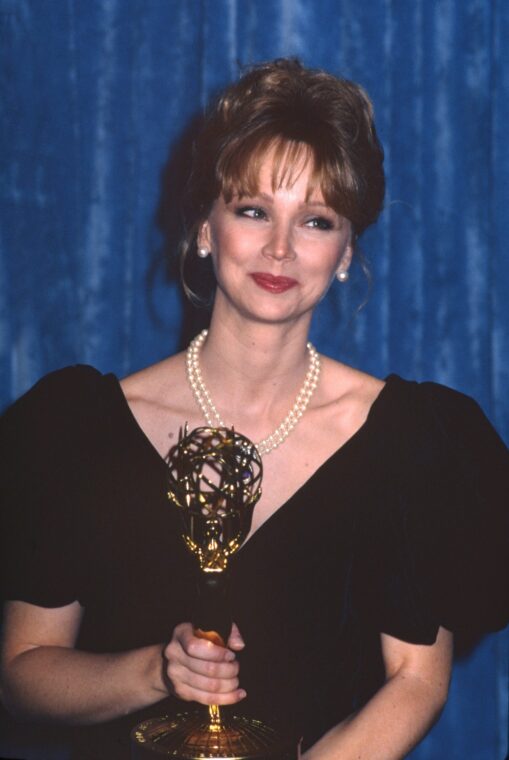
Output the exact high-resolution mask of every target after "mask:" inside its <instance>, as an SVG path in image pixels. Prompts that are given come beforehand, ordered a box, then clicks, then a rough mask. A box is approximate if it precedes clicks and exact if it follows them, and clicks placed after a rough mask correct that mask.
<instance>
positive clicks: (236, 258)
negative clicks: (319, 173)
mask: <svg viewBox="0 0 509 760" xmlns="http://www.w3.org/2000/svg"><path fill="white" fill-rule="evenodd" d="M272 169H273V155H272V152H268V153H267V154H266V156H265V158H264V160H263V161H262V164H261V169H260V177H259V183H258V185H259V186H258V192H257V193H256V195H255V196H253V197H247V196H242V197H241V198H239V197H233V198H232V200H231V201H230V202H229V203H226V202H225V200H224V198H223V197H220V198H218V199H217V200H216V201H215V202H214V204H213V206H212V209H211V212H210V214H209V217H208V219H207V221H206V222H205V223H204V225H203V226H202V228H201V230H200V235H199V238H198V244H199V245H200V246H204V247H206V248H208V249H209V250H210V251H211V253H212V258H213V262H214V269H215V273H216V278H217V285H218V287H217V291H216V302H215V307H216V308H217V307H219V308H220V307H225V306H229V307H231V308H234V309H235V310H237V311H238V312H239V313H240V314H242V315H243V316H245V317H248V318H251V319H255V320H258V321H262V322H286V321H291V320H295V319H299V318H307V320H309V319H310V317H311V313H312V311H313V309H314V307H315V306H316V304H317V303H318V302H319V301H320V300H321V299H322V298H323V296H324V294H325V293H326V291H327V289H328V287H329V285H330V283H331V280H332V279H333V278H334V276H335V274H336V272H337V270H338V268H342V269H347V268H348V267H349V265H350V261H351V258H352V252H353V251H352V231H351V225H350V222H349V221H348V220H347V219H345V218H344V217H342V216H340V215H339V214H338V213H337V212H336V211H334V210H333V209H332V208H330V207H329V206H327V204H326V203H325V201H324V198H323V195H322V193H321V191H320V190H319V189H316V190H314V191H313V192H312V193H311V195H310V197H307V194H308V185H309V182H310V179H311V173H312V163H311V161H310V160H309V156H308V155H303V156H302V159H301V161H300V165H298V166H297V167H295V170H294V171H293V177H292V182H291V183H289V184H287V183H284V184H283V186H282V187H277V188H276V189H275V190H273V189H272Z"/></svg>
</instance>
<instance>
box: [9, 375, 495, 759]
mask: <svg viewBox="0 0 509 760" xmlns="http://www.w3.org/2000/svg"><path fill="white" fill-rule="evenodd" d="M1 442H2V475H1V487H2V491H3V494H2V499H3V510H2V512H3V528H2V537H3V539H4V543H5V546H4V548H3V551H2V563H3V571H2V585H3V596H4V598H6V599H19V600H24V601H27V602H30V603H32V604H36V605H40V606H43V607H58V606H62V605H66V604H69V603H70V602H72V601H74V600H78V601H79V602H80V604H81V605H82V606H83V607H84V610H85V612H84V616H83V622H82V625H81V629H80V632H79V637H78V641H77V644H76V647H77V648H79V649H83V650H86V651H89V652H122V651H126V650H130V649H135V648H137V647H142V646H145V645H148V644H153V643H156V642H161V643H163V642H167V641H168V640H169V638H170V637H171V633H172V631H173V628H174V627H175V626H176V625H177V624H178V623H181V622H183V621H186V620H189V619H190V616H191V606H192V600H193V597H194V588H195V585H194V584H195V581H194V572H195V564H194V563H195V560H194V558H193V557H192V556H191V555H190V554H189V553H188V551H187V549H186V548H185V547H184V545H183V541H182V539H181V525H180V521H179V516H178V514H177V510H176V508H175V507H174V506H173V505H172V504H171V503H170V502H169V501H168V499H167V497H166V490H167V489H166V477H167V472H166V464H165V462H164V461H163V459H162V458H161V457H160V456H159V454H158V453H157V452H156V450H155V449H154V448H153V447H152V445H151V443H150V442H149V440H148V439H147V438H146V436H145V435H144V433H143V432H142V430H141V428H140V427H139V426H138V424H137V422H136V420H135V418H134V416H133V415H132V413H131V411H130V409H129V407H128V405H127V402H126V400H125V397H124V395H123V393H122V390H121V387H120V385H119V382H118V380H117V378H116V377H115V376H114V375H102V374H100V373H99V372H98V371H97V370H95V369H93V368H91V367H87V366H76V367H70V368H67V369H64V370H60V371H58V372H55V373H52V374H50V375H48V376H46V377H45V378H43V379H42V380H41V381H40V382H39V383H38V384H37V385H36V386H35V387H34V388H33V389H32V390H31V391H29V392H28V393H27V394H25V396H23V397H22V398H21V399H20V400H19V401H18V402H16V404H14V405H13V406H12V407H11V408H10V409H9V410H8V411H7V413H6V414H5V415H4V417H3V420H2V424H1ZM508 545H509V452H508V450H507V448H506V447H505V445H504V443H503V442H502V441H501V439H500V438H499V436H498V435H497V433H496V432H495V430H494V429H493V427H492V426H491V424H490V423H489V422H488V420H487V418H486V417H485V416H484V414H483V413H482V411H481V410H480V408H479V407H478V405H477V404H476V403H475V402H474V401H473V400H472V399H470V398H469V397H467V396H464V395H462V394H460V393H458V392H456V391H452V390H450V389H448V388H445V387H444V386H440V385H436V384H434V383H422V384H418V383H414V382H408V381H405V380H402V379H401V378H400V377H398V376H396V375H390V376H389V377H388V378H387V381H386V384H385V386H384V388H383V390H382V391H381V393H380V395H379V396H378V398H377V399H376V400H375V402H374V403H373V405H372V407H371V410H370V413H369V416H368V418H367V420H366V422H365V423H364V424H363V426H362V427H361V428H360V429H359V430H358V431H357V432H356V433H355V434H354V435H353V436H352V437H351V438H350V439H349V440H348V441H347V443H345V444H344V445H343V446H342V447H341V448H340V449H338V450H337V451H336V452H335V453H334V454H333V455H332V456H331V457H330V458H329V459H327V460H326V461H325V462H324V463H323V464H322V465H321V466H320V467H319V468H318V470H317V471H316V472H315V473H314V474H313V475H311V477H310V478H309V479H308V480H307V481H306V482H305V483H304V485H303V486H302V487H301V488H299V489H298V491H297V492H296V493H295V494H294V495H293V496H292V497H291V498H290V499H289V500H288V501H287V502H286V503H285V504H283V505H281V507H280V508H279V509H278V510H277V511H276V512H275V513H274V514H273V515H272V516H271V517H270V518H269V519H268V520H267V521H266V522H265V523H264V524H263V525H262V526H261V527H260V528H259V529H258V530H257V531H256V532H255V534H254V535H253V536H252V537H251V538H250V539H249V541H248V542H247V543H246V544H244V546H243V547H242V548H241V549H240V551H239V552H238V554H237V555H236V556H235V558H234V560H233V562H232V568H231V569H232V573H231V575H232V593H231V597H232V598H231V604H232V612H233V619H234V620H235V621H236V623H237V624H238V626H239V628H240V630H241V632H242V635H243V638H244V640H245V643H246V646H245V649H244V651H243V652H242V653H240V654H239V661H240V684H241V686H242V687H243V688H245V689H246V691H247V694H248V697H247V698H246V699H245V700H244V701H243V702H241V703H239V704H238V705H236V706H235V708H234V711H235V712H236V713H239V712H245V713H246V714H248V715H250V716H252V717H258V718H261V719H262V720H265V721H267V722H269V723H272V724H276V725H279V726H280V727H282V728H283V729H284V730H286V731H289V732H290V733H291V734H293V735H294V736H295V737H296V738H298V737H301V736H302V737H303V747H304V749H305V748H306V747H308V746H310V745H311V744H313V743H314V742H315V741H316V740H317V739H318V738H319V737H320V736H321V735H322V734H323V733H324V732H325V731H327V730H328V729H329V728H330V727H332V726H333V725H335V724H337V723H338V722H339V721H341V720H342V719H343V718H344V717H346V716H347V715H348V714H350V713H351V712H352V711H353V710H355V709H357V708H359V707H360V706H362V705H363V704H364V703H365V702H366V701H367V700H368V699H369V698H370V696H371V695H372V694H373V693H374V691H376V689H377V688H379V687H380V685H381V683H383V668H382V661H381V653H380V633H381V632H384V633H387V634H390V635H392V636H395V637H397V638H399V639H402V640H404V641H408V642H413V643H420V644H431V643H433V642H434V640H435V637H436V634H437V630H438V627H439V626H440V625H442V626H445V627H446V628H448V629H450V630H453V631H456V632H460V633H461V632H462V631H473V632H474V633H475V632H478V633H482V632H485V631H491V630H496V629H500V628H502V627H504V626H505V625H506V623H507V622H508V620H509V572H508V570H509V567H508V564H509V546H508ZM189 706H190V705H189V704H185V703H182V702H180V701H179V700H177V699H174V698H168V699H166V700H164V701H162V702H160V703H158V704H156V705H153V706H152V707H150V708H148V709H146V710H143V711H140V712H139V713H135V714H131V715H129V716H126V717H124V718H121V719H118V720H116V721H112V722H109V723H105V724H102V725H98V726H92V727H80V728H74V729H63V728H58V729H55V730H54V731H53V732H52V731H50V732H49V734H51V736H52V739H54V738H55V736H56V737H59V738H60V740H61V741H62V742H64V743H65V742H68V743H69V744H70V745H71V746H73V748H74V749H73V755H72V756H73V757H76V758H77V757H80V758H87V760H93V759H94V758H98V759H99V758H100V760H106V758H108V759H110V758H111V759H112V760H113V759H114V758H115V759H116V758H119V760H120V758H126V760H127V758H128V757H129V732H130V729H131V728H132V727H133V726H134V725H136V724H137V723H138V722H139V721H140V720H142V718H145V717H147V716H148V715H161V714H165V713H171V712H172V711H173V712H174V711H177V710H179V709H180V710H181V709H182V708H184V709H185V708H189ZM48 741H49V740H48ZM48 746H49V745H48ZM48 752H50V750H49V749H48ZM47 757H48V760H49V758H50V757H51V754H48V755H47Z"/></svg>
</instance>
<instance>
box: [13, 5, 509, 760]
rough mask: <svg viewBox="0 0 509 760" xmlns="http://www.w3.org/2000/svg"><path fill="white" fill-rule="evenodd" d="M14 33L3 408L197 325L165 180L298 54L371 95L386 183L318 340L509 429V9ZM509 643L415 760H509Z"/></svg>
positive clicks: (27, 19)
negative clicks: (245, 78)
mask: <svg viewBox="0 0 509 760" xmlns="http://www.w3.org/2000/svg"><path fill="white" fill-rule="evenodd" d="M0 25H1V32H0V34H1V49H0V58H1V63H2V66H1V69H0V77H1V80H0V81H1V103H2V120H1V132H0V139H1V161H2V172H1V197H0V204H1V205H0V208H1V213H2V218H3V222H2V227H1V232H0V357H1V362H0V403H2V405H5V404H6V403H8V402H9V401H10V400H11V399H13V398H15V397H16V396H18V395H19V394H20V393H22V392H23V391H24V390H26V389H27V388H28V387H29V386H30V385H32V384H33V383H34V382H35V381H36V380H37V379H38V378H39V377H40V376H41V375H42V374H44V373H46V372H48V371H49V370H51V369H54V368H56V367H60V366H63V365H65V364H70V363H75V362H87V363H91V364H94V365H95V366H97V367H98V368H99V369H101V370H103V371H114V372H116V373H117V374H119V375H124V374H127V373H129V372H131V371H133V370H135V369H137V368H139V367H141V366H143V365H146V364H149V363H151V362H153V361H155V360H157V359H158V358H160V357H162V356H163V355H165V354H168V353H170V352H173V351H175V350H176V349H177V348H178V347H179V345H180V343H181V341H182V339H183V336H184V335H186V334H189V332H190V331H192V330H193V329H194V328H195V327H196V324H197V321H196V318H194V317H190V316H189V313H188V311H186V310H184V308H183V304H182V296H181V293H180V290H179V286H178V283H177V281H176V279H175V277H174V276H173V275H172V272H171V270H170V272H169V274H168V268H167V267H166V266H165V265H164V263H163V254H164V252H165V248H167V241H165V236H164V234H163V233H164V228H165V225H166V226H167V223H168V217H170V221H171V199H172V196H171V193H170V194H168V193H167V192H163V185H162V180H163V175H164V174H165V176H166V177H169V178H170V180H171V177H172V171H175V172H177V170H178V167H176V166H175V147H176V146H178V145H179V142H180V140H181V138H182V135H183V132H184V130H185V129H186V127H187V126H188V125H189V123H190V122H191V120H192V119H193V117H195V116H196V115H197V114H199V113H200V112H201V110H202V108H203V106H204V104H205V103H206V102H207V100H208V98H209V97H210V95H211V94H212V93H214V92H215V91H216V90H217V89H218V88H219V87H221V86H222V85H223V84H225V83H226V82H228V81H230V80H231V79H233V78H235V77H236V76H237V73H238V69H239V65H243V64H247V63H251V62H255V61H259V60H264V59H268V58H273V57H275V56H286V55H298V56H300V57H301V58H302V59H303V61H304V62H305V63H306V64H308V65H312V66H318V67H324V68H326V69H329V70H330V71H332V72H335V73H340V74H341V75H343V76H346V77H349V78H351V79H354V80H356V81H358V82H360V83H361V84H363V85H364V86H365V87H366V88H367V90H368V91H369V93H370V94H371V96H372V98H373V100H374V103H375V108H376V113H377V117H378V127H379V132H380V135H381V138H382V140H383V142H384V145H385V149H386V157H387V158H386V167H387V175H388V197H387V203H386V207H385V211H384V213H383V215H382V218H381V220H380V222H379V223H378V225H377V226H376V228H374V229H373V230H371V231H370V232H368V233H367V234H366V235H365V237H364V239H363V241H362V244H363V250H364V252H365V254H366V255H367V257H368V259H369V260H370V262H371V269H372V272H373V277H374V288H373V292H372V294H371V296H370V298H369V301H368V304H367V306H366V307H365V308H364V309H363V310H362V311H361V312H360V313H359V314H356V309H357V306H358V305H359V303H360V302H361V301H362V300H363V298H364V296H365V280H364V278H363V276H362V274H361V272H360V270H359V271H358V272H357V274H356V275H354V277H353V279H352V281H351V283H350V284H349V286H348V288H346V287H339V286H338V287H337V288H336V289H333V291H331V293H330V294H329V297H328V298H327V300H326V301H325V302H324V303H323V305H322V307H321V309H320V312H319V314H318V315H317V318H316V320H315V324H314V327H313V339H314V340H315V342H316V344H317V345H318V347H319V349H320V350H321V351H323V352H325V353H328V354H330V355H332V356H335V357H341V359H342V360H344V361H346V362H350V363H352V364H354V365H356V366H359V367H362V368H363V369H365V370H367V371H368V372H372V373H374V374H377V375H380V376H383V375H385V374H387V373H388V372H389V371H396V372H399V373H400V374H402V375H404V376H407V377H415V378H417V379H424V378H428V379H434V380H437V381H439V382H443V383H446V384H448V385H452V386H454V387H456V388H458V389H461V390H463V391H465V392H467V393H470V394H471V395H474V396H475V397H476V398H477V399H478V400H479V401H480V402H481V404H482V405H483V407H484V408H485V410H486V412H487V413H488V415H489V416H490V417H491V419H492V420H493V422H494V423H495V424H496V426H497V427H498V429H499V430H500V432H501V433H502V435H503V436H504V437H505V439H506V441H507V440H509V393H508V390H509V262H508V260H507V256H506V241H507V238H508V233H509V215H508V214H507V213H506V211H507V208H508V206H509V181H508V179H509V166H508V155H507V147H506V145H507V138H506V130H507V124H508V122H509V100H508V96H507V93H508V91H509V90H508V87H509V47H508V46H507V40H508V39H509V3H507V2H505V1H504V0H491V2H490V0H363V2H359V1H358V0H191V1H190V0H0ZM171 156H173V159H172V160H171V161H170V163H169V164H168V159H170V157H171ZM165 167H166V169H165ZM162 228H163V229H162ZM198 321H199V319H198ZM507 643H508V637H507V634H506V633H503V634H499V635H497V636H492V637H489V638H488V639H486V640H485V641H484V642H483V643H482V644H481V646H479V647H477V648H476V649H475V651H474V652H473V653H471V654H470V655H469V656H468V657H467V658H465V659H464V660H463V661H461V662H460V663H459V665H458V667H457V668H456V671H455V676H454V681H453V684H452V689H451V698H450V702H449V705H448V707H447V709H446V710H445V713H444V715H443V717H442V719H441V721H440V723H439V725H438V726H437V727H436V728H435V729H434V731H433V732H432V734H431V735H430V736H429V737H428V739H426V741H425V742H424V743H423V744H422V746H421V747H420V748H419V749H417V750H416V751H415V752H414V753H413V754H412V757H413V758H416V759H419V760H424V759H425V758H426V759H431V758H432V759H433V760H439V758H440V759H442V758H445V757H447V758H449V759H450V760H453V759H454V758H465V757H468V758H471V759H473V760H500V759H501V758H502V757H504V756H505V752H506V734H507Z"/></svg>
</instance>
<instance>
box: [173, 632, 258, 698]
mask: <svg viewBox="0 0 509 760" xmlns="http://www.w3.org/2000/svg"><path fill="white" fill-rule="evenodd" d="M243 648H244V642H243V640H242V637H241V635H240V632H239V629H238V628H237V626H236V625H235V624H233V628H232V632H231V634H230V638H229V639H228V643H227V646H226V647H221V646H217V645H216V644H213V643H212V642H210V641H207V640H206V639H200V638H198V637H197V636H195V635H194V633H193V627H192V625H191V624H190V623H181V624H180V625H178V626H177V627H176V628H175V630H174V631H173V636H172V638H171V641H170V643H169V644H168V645H167V646H166V647H165V649H164V651H163V656H164V658H165V673H164V675H165V677H166V678H167V679H168V681H169V690H170V691H171V692H172V693H173V694H175V695H176V696H177V697H180V699H184V700H186V701H195V702H199V703H201V704H202V705H233V704H235V703H236V702H240V700H241V699H244V697H245V696H246V692H245V691H244V690H243V689H239V679H238V675H239V663H238V662H237V660H236V658H235V652H238V651H240V650H241V649H243Z"/></svg>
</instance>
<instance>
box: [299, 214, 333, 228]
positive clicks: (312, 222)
mask: <svg viewBox="0 0 509 760" xmlns="http://www.w3.org/2000/svg"><path fill="white" fill-rule="evenodd" d="M306 225H307V226H308V227H313V229H316V230H331V229H332V228H333V226H334V225H333V223H332V222H331V221H330V219H326V218H325V217H324V216H314V217H313V218H312V219H308V221H307V222H306Z"/></svg>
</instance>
